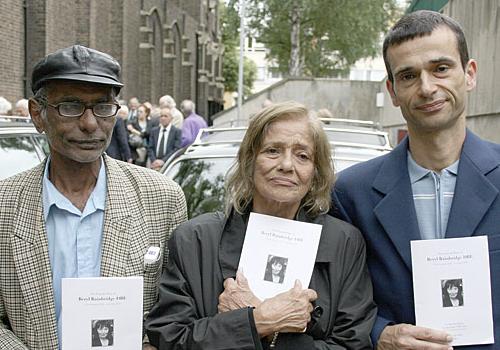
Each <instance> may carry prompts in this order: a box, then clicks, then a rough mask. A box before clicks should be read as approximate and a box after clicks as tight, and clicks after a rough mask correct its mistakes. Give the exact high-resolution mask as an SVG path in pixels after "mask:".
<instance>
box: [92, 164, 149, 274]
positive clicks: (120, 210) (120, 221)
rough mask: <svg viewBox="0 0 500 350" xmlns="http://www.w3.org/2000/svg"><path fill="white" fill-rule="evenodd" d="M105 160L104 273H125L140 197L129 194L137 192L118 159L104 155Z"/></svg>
mask: <svg viewBox="0 0 500 350" xmlns="http://www.w3.org/2000/svg"><path fill="white" fill-rule="evenodd" d="M104 164H105V166H106V185H107V195H106V209H105V212H104V227H103V236H102V247H101V276H103V277H111V276H118V277H119V276H126V275H127V267H128V262H129V251H130V245H131V241H130V240H131V234H132V233H133V230H134V227H133V226H134V224H133V223H132V222H131V218H132V215H133V211H135V207H137V205H136V202H137V198H129V194H131V193H136V192H135V191H134V190H133V188H131V185H130V183H129V182H128V181H126V179H127V178H126V176H125V174H123V171H122V170H121V169H120V168H119V166H118V165H117V164H116V162H115V161H113V160H112V159H111V158H109V157H108V156H105V157H104ZM138 224H139V225H140V224H141V223H138Z"/></svg>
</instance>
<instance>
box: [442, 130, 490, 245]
mask: <svg viewBox="0 0 500 350" xmlns="http://www.w3.org/2000/svg"><path fill="white" fill-rule="evenodd" d="M498 166H499V161H498V156H497V155H496V154H493V153H492V151H491V150H490V148H489V147H487V144H486V143H485V142H484V141H482V140H481V139H480V138H479V137H477V136H476V135H474V134H473V133H472V132H470V131H467V136H466V138H465V142H464V146H463V149H462V154H461V156H460V163H459V166H458V178H457V183H456V185H455V195H454V197H453V204H452V206H451V210H450V217H449V219H448V227H447V228H446V237H447V238H452V237H464V236H471V235H472V234H474V231H475V229H476V227H477V226H478V225H479V223H480V222H481V219H482V218H483V217H484V216H485V214H486V213H487V212H488V210H489V208H490V206H491V204H492V203H493V201H494V200H495V199H496V198H497V196H498V190H497V189H496V187H495V186H494V185H493V184H492V183H491V182H490V181H489V180H488V179H487V178H486V175H487V174H488V173H489V172H490V171H492V170H493V169H495V168H497V167H498Z"/></svg>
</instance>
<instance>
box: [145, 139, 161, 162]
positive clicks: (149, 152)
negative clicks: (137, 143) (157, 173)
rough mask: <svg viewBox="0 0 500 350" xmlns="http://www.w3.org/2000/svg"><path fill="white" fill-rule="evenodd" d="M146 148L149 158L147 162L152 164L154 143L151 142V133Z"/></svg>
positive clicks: (154, 157) (154, 154)
mask: <svg viewBox="0 0 500 350" xmlns="http://www.w3.org/2000/svg"><path fill="white" fill-rule="evenodd" d="M158 137H159V136H158ZM146 148H147V150H148V158H149V160H150V161H151V162H154V161H155V160H156V152H155V149H154V148H156V145H155V142H154V140H153V133H152V132H151V133H150V134H149V139H148V145H147V147H146Z"/></svg>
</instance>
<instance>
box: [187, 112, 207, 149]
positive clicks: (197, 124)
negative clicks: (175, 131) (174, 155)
mask: <svg viewBox="0 0 500 350" xmlns="http://www.w3.org/2000/svg"><path fill="white" fill-rule="evenodd" d="M207 127H208V125H207V122H206V121H205V119H203V118H202V117H200V116H199V115H198V114H196V113H191V114H190V115H188V117H187V118H186V119H184V122H183V123H182V143H181V147H184V146H187V145H190V144H192V143H193V142H194V140H195V139H196V136H197V135H198V131H200V129H201V128H207Z"/></svg>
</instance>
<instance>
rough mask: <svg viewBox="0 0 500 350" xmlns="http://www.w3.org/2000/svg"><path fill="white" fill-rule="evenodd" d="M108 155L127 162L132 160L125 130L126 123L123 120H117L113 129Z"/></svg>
mask: <svg viewBox="0 0 500 350" xmlns="http://www.w3.org/2000/svg"><path fill="white" fill-rule="evenodd" d="M106 153H107V154H108V156H110V157H111V158H115V159H118V160H124V161H127V160H128V159H130V158H132V155H131V154H130V147H129V146H128V133H127V129H126V128H125V122H124V121H123V119H121V118H117V119H116V123H115V126H114V128H113V135H112V136H111V142H110V143H109V146H108V149H107V150H106Z"/></svg>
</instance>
